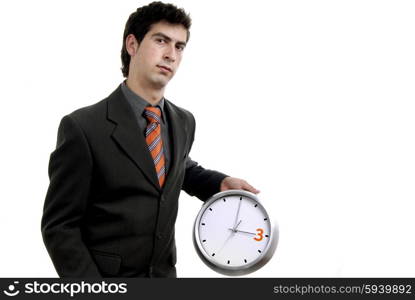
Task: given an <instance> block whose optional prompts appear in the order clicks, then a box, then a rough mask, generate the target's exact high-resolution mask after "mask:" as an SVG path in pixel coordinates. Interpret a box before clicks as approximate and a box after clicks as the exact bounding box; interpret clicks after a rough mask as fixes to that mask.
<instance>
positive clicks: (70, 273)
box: [41, 116, 101, 277]
mask: <svg viewBox="0 0 415 300" xmlns="http://www.w3.org/2000/svg"><path fill="white" fill-rule="evenodd" d="M91 171H92V157H91V153H90V150H89V146H88V143H87V140H86V138H85V135H84V133H83V132H82V130H81V128H80V127H79V125H77V123H76V122H75V120H74V119H73V118H71V117H70V116H66V117H64V118H63V119H62V121H61V124H60V126H59V130H58V139H57V145H56V149H55V151H54V152H52V154H51V156H50V161H49V178H50V184H49V189H48V192H47V194H46V199H45V204H44V209H43V216H42V224H41V226H42V235H43V241H44V243H45V246H46V248H47V250H48V252H49V255H50V257H51V259H52V261H53V264H54V266H55V269H56V271H57V272H58V274H59V276H61V277H101V274H100V273H99V271H98V268H97V266H96V264H95V262H94V261H93V259H92V257H91V255H90V253H89V251H88V249H87V247H86V245H85V244H84V242H83V240H82V235H81V230H80V226H81V222H82V217H83V215H84V213H85V210H86V207H87V199H88V193H89V186H90V180H91Z"/></svg>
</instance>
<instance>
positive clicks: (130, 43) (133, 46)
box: [125, 33, 139, 56]
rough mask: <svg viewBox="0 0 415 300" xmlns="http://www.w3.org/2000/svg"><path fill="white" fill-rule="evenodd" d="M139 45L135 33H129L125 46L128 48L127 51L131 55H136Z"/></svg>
mask: <svg viewBox="0 0 415 300" xmlns="http://www.w3.org/2000/svg"><path fill="white" fill-rule="evenodd" d="M138 46H139V44H138V41H137V39H136V38H135V36H134V34H132V33H130V34H129V35H127V37H126V38H125V48H126V49H127V52H128V54H130V56H134V55H135V54H136V53H137V50H138Z"/></svg>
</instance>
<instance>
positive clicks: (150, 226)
mask: <svg viewBox="0 0 415 300" xmlns="http://www.w3.org/2000/svg"><path fill="white" fill-rule="evenodd" d="M165 109H166V114H167V117H168V121H169V126H170V129H171V132H170V136H171V137H172V157H171V158H172V164H171V167H170V170H169V172H168V174H167V178H166V182H165V184H164V187H163V188H162V189H160V187H159V185H158V181H157V176H156V172H155V167H154V163H153V160H152V158H151V155H150V153H149V151H148V148H147V144H146V142H145V138H144V134H143V132H140V130H139V129H138V125H137V121H136V119H135V117H134V114H133V111H132V109H131V107H130V106H129V104H128V102H127V100H126V99H125V98H124V95H123V93H122V91H121V88H120V87H118V88H117V89H116V90H115V91H114V92H113V93H112V94H111V95H110V96H109V97H108V98H106V99H104V100H102V101H100V102H98V103H96V104H94V105H91V106H89V107H85V108H82V109H79V110H77V111H75V112H73V113H71V114H69V115H67V116H65V117H64V118H63V119H62V121H61V123H60V126H59V130H58V139H57V145H56V150H55V151H54V152H52V154H51V156H50V163H49V177H50V185H49V189H48V192H47V195H46V199H45V204H44V211H43V217H42V234H43V240H44V242H45V245H46V248H47V250H48V252H49V255H50V257H51V259H52V261H53V263H54V266H55V268H56V270H57V272H58V274H59V275H60V276H61V277H101V276H104V277H106V276H110V277H118V276H120V277H133V276H137V277H138V276H140V277H141V276H143V277H148V276H149V277H176V269H175V267H174V266H175V263H176V247H175V240H174V224H175V221H176V216H177V209H178V198H179V194H180V190H181V189H183V190H185V191H186V192H187V193H189V194H190V195H195V196H197V197H198V198H200V199H202V200H206V199H207V198H209V197H210V196H211V195H213V194H214V193H217V192H219V188H220V182H221V181H222V180H223V178H224V177H225V176H226V175H224V174H222V173H219V172H216V171H211V170H206V169H204V168H202V167H201V166H199V165H192V166H191V167H187V168H186V161H187V160H188V159H189V158H188V156H189V151H190V148H191V146H192V143H193V139H194V133H195V120H194V117H193V115H192V114H191V113H189V112H188V111H186V110H184V109H182V108H179V107H177V106H176V105H174V104H173V103H171V102H170V101H165Z"/></svg>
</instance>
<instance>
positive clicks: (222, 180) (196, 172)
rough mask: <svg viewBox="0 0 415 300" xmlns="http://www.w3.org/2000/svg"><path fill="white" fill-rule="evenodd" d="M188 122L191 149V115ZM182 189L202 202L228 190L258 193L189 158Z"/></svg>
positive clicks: (252, 188) (240, 180)
mask: <svg viewBox="0 0 415 300" xmlns="http://www.w3.org/2000/svg"><path fill="white" fill-rule="evenodd" d="M190 120H191V125H190V126H191V128H192V138H191V143H190V147H191V146H192V144H193V140H194V136H195V127H196V122H195V119H194V117H193V115H191V119H190ZM189 152H190V149H189ZM182 189H183V190H184V191H185V192H187V193H188V194H189V195H191V196H196V197H198V198H199V199H201V200H202V201H206V200H207V199H209V198H210V197H211V196H212V195H214V194H216V193H218V192H222V191H226V190H230V189H242V190H247V191H250V192H252V193H255V194H257V193H259V191H258V190H257V189H255V188H254V187H252V186H251V185H250V184H249V183H247V182H246V181H245V180H243V179H239V178H235V177H230V176H228V175H225V174H223V173H221V172H218V171H213V170H207V169H204V168H203V167H202V166H200V165H199V164H198V163H197V162H195V161H193V160H192V159H190V157H187V160H186V173H185V177H184V183H183V187H182Z"/></svg>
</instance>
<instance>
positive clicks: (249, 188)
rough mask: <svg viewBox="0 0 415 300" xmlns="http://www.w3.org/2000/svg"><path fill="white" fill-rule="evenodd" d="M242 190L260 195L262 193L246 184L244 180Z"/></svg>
mask: <svg viewBox="0 0 415 300" xmlns="http://www.w3.org/2000/svg"><path fill="white" fill-rule="evenodd" d="M242 188H243V189H244V190H246V191H248V192H251V193H254V194H258V193H259V192H260V191H259V190H257V189H256V188H254V187H253V186H252V185H250V184H249V183H248V182H246V181H245V180H242Z"/></svg>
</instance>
